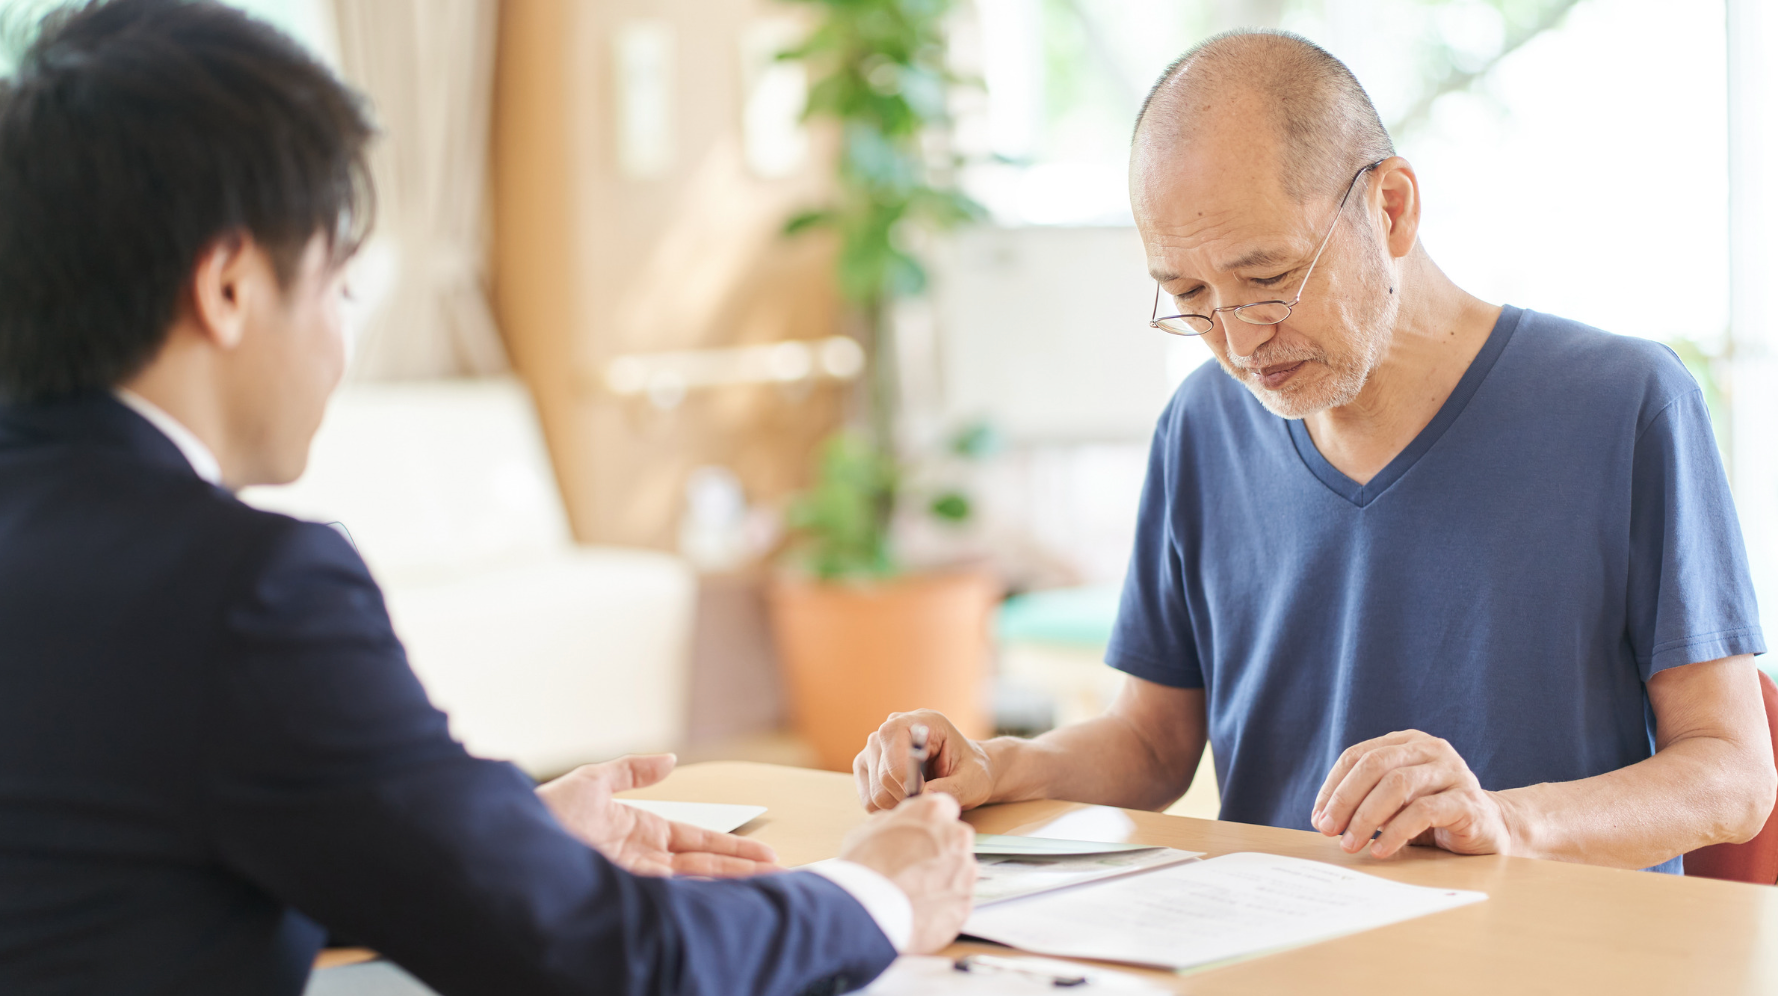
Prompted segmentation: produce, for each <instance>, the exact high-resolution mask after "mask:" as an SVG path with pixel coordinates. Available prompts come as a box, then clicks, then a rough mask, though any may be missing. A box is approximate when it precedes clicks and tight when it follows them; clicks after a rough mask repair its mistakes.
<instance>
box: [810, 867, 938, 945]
mask: <svg viewBox="0 0 1778 996" xmlns="http://www.w3.org/2000/svg"><path fill="white" fill-rule="evenodd" d="M802 870H803V871H811V872H814V873H815V874H817V875H819V876H821V877H822V878H824V879H827V880H828V881H829V882H832V883H833V884H835V885H837V886H839V887H840V888H842V889H844V890H846V892H847V893H848V894H849V895H851V897H852V898H853V899H856V900H858V905H860V906H862V907H864V911H865V912H866V913H869V914H870V918H871V919H872V920H875V921H876V922H877V929H878V930H881V931H882V932H883V936H884V937H887V938H889V943H890V944H892V945H894V947H895V953H896V954H902V953H904V952H906V951H907V947H908V941H909V940H911V939H912V938H913V936H914V904H913V903H911V902H908V896H907V893H905V892H903V891H901V886H898V885H896V884H895V883H894V882H891V881H889V880H888V879H887V878H884V877H883V876H882V875H881V874H880V873H878V872H876V871H874V870H872V869H870V868H866V867H865V866H863V865H861V864H857V863H856V862H852V861H841V860H840V859H839V858H832V859H829V860H827V861H817V862H815V863H814V864H812V865H804V866H803V868H802Z"/></svg>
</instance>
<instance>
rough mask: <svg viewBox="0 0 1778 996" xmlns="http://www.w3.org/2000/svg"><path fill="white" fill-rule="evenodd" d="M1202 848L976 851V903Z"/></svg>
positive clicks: (1142, 866)
mask: <svg viewBox="0 0 1778 996" xmlns="http://www.w3.org/2000/svg"><path fill="white" fill-rule="evenodd" d="M1203 853H1204V852H1202V851H1175V850H1174V849H1172V848H1170V847H1154V848H1148V849H1146V850H1141V851H1123V852H1116V853H1112V854H1078V855H1056V856H1053V857H1044V856H1041V855H1033V856H1029V857H1023V856H1018V855H992V854H984V855H978V856H977V858H976V867H977V872H978V874H977V875H976V880H975V905H976V907H977V908H980V907H983V906H987V905H989V904H990V903H1003V902H1005V901H1007V900H1009V899H1017V898H1019V897H1021V896H1034V895H1036V894H1038V893H1040V892H1052V891H1054V890H1056V889H1066V888H1069V887H1071V886H1076V885H1085V884H1086V883H1088V882H1098V881H1101V880H1103V879H1108V878H1116V877H1118V876H1119V875H1133V874H1135V873H1137V872H1145V871H1151V870H1153V869H1155V868H1164V867H1166V866H1167V865H1176V864H1179V863H1180V862H1181V861H1190V860H1191V859H1193V858H1196V857H1201V856H1203Z"/></svg>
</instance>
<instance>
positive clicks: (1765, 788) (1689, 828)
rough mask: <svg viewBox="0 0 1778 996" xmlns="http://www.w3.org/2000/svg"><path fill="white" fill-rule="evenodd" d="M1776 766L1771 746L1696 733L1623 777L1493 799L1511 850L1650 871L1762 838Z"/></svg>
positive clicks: (1597, 778)
mask: <svg viewBox="0 0 1778 996" xmlns="http://www.w3.org/2000/svg"><path fill="white" fill-rule="evenodd" d="M1762 749H1764V750H1765V752H1766V753H1765V756H1764V758H1762V757H1761V756H1760V751H1761V750H1762ZM1771 764H1772V762H1771V757H1770V748H1769V746H1768V745H1764V744H1759V743H1745V742H1740V741H1736V740H1730V739H1723V738H1718V737H1697V738H1693V739H1687V740H1682V741H1678V742H1675V743H1672V744H1669V745H1667V746H1666V747H1665V748H1664V749H1662V750H1661V751H1660V752H1658V753H1657V754H1655V756H1653V757H1651V758H1649V759H1647V760H1645V761H1642V762H1640V763H1637V764H1633V765H1630V766H1629V767H1626V768H1620V769H1619V770H1617V771H1611V772H1607V773H1605V774H1603V775H1597V776H1595V777H1592V778H1583V779H1580V780H1579V781H1572V782H1555V783H1545V784H1541V785H1530V786H1526V787H1524V788H1518V789H1509V790H1507V791H1504V792H1497V793H1494V795H1495V796H1496V798H1498V799H1499V800H1500V803H1501V806H1502V809H1503V811H1504V816H1505V819H1506V821H1507V825H1508V831H1509V839H1510V841H1511V844H1510V851H1509V853H1512V854H1515V855H1519V856H1523V857H1535V858H1548V859H1552V860H1557V861H1576V862H1585V863H1587V864H1595V865H1609V866H1613V867H1618V868H1647V867H1649V866H1651V865H1656V864H1660V863H1661V862H1663V861H1666V860H1667V859H1669V858H1672V857H1674V856H1675V855H1678V854H1683V853H1685V852H1687V851H1691V850H1695V849H1696V848H1700V847H1705V846H1708V845H1710V844H1720V843H1725V842H1740V841H1745V840H1747V839H1749V838H1751V837H1752V836H1753V835H1754V834H1756V833H1758V832H1759V829H1760V827H1761V826H1762V825H1763V824H1764V822H1765V819H1766V815H1767V813H1768V812H1769V811H1770V810H1771V808H1772V801H1773V778H1774V776H1773V775H1772V773H1771Z"/></svg>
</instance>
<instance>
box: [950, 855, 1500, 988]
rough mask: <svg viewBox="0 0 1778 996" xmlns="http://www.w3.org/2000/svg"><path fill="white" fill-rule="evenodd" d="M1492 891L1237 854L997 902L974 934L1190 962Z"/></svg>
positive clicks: (1361, 926)
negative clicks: (1406, 882)
mask: <svg viewBox="0 0 1778 996" xmlns="http://www.w3.org/2000/svg"><path fill="white" fill-rule="evenodd" d="M1487 898H1488V897H1487V894H1486V893H1481V892H1462V891H1457V890H1451V889H1429V888H1425V887H1422V886H1417V885H1404V884H1402V883H1400V882H1392V881H1390V880H1389V879H1384V878H1378V877H1376V876H1374V875H1366V874H1364V873H1363V872H1357V871H1353V870H1351V869H1349V868H1342V867H1339V866H1337V865H1330V864H1324V863H1322V862H1319V861H1305V860H1303V859H1301V858H1286V857H1281V856H1278V855H1272V854H1225V855H1223V856H1221V857H1216V858H1210V859H1208V860H1205V861H1192V862H1188V863H1185V864H1178V865H1173V866H1170V867H1166V868H1161V869H1158V870H1156V871H1151V872H1146V873H1143V874H1141V875H1131V876H1127V877H1123V878H1114V879H1112V880H1110V881H1107V882H1097V883H1094V884H1092V885H1087V886H1082V887H1080V888H1077V889H1069V890H1067V891H1064V892H1051V893H1045V894H1043V895H1037V896H1030V897H1027V898H1024V899H1016V900H1012V901H1010V902H1003V903H996V904H994V905H992V906H989V907H987V908H985V909H978V910H976V911H975V913H974V914H972V915H971V916H970V918H969V922H968V923H967V924H965V925H964V928H963V932H964V933H966V934H970V935H973V936H975V937H980V938H983V939H985V940H990V941H998V942H999V943H1001V944H1007V945H1011V946H1012V947H1015V948H1019V949H1021V950H1024V951H1031V952H1035V953H1038V954H1046V955H1061V956H1066V957H1073V958H1097V959H1101V960H1104V961H1121V962H1129V963H1131V964H1137V965H1154V966H1158V967H1162V968H1174V969H1180V968H1189V967H1191V966H1194V965H1204V964H1209V963H1211V962H1217V961H1225V960H1227V959H1230V958H1239V957H1243V956H1246V955H1254V954H1260V953H1263V952H1267V951H1271V950H1275V949H1279V948H1285V947H1292V946H1296V945H1301V944H1309V943H1312V942H1314V941H1320V940H1326V939H1328V938H1331V937H1337V936H1340V935H1342V934H1352V933H1357V932H1358V931H1361V930H1369V929H1371V928H1373V927H1381V926H1383V925H1385V924H1390V923H1396V922H1399V921H1402V920H1409V919H1412V918H1414V917H1418V916H1425V915H1426V914H1428V913H1437V912H1440V911H1442V910H1448V909H1453V908H1455V907H1458V906H1467V905H1469V904H1470V903H1478V902H1481V901H1482V900H1484V899H1487Z"/></svg>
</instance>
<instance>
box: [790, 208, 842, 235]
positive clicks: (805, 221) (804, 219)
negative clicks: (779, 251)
mask: <svg viewBox="0 0 1778 996" xmlns="http://www.w3.org/2000/svg"><path fill="white" fill-rule="evenodd" d="M833 223H834V213H833V212H832V211H830V210H827V209H821V210H816V211H804V212H802V213H800V214H795V215H792V216H791V218H790V220H789V221H787V222H785V223H784V234H785V235H797V234H800V233H802V232H806V231H808V230H809V229H811V228H821V227H825V226H827V225H831V224H833Z"/></svg>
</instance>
